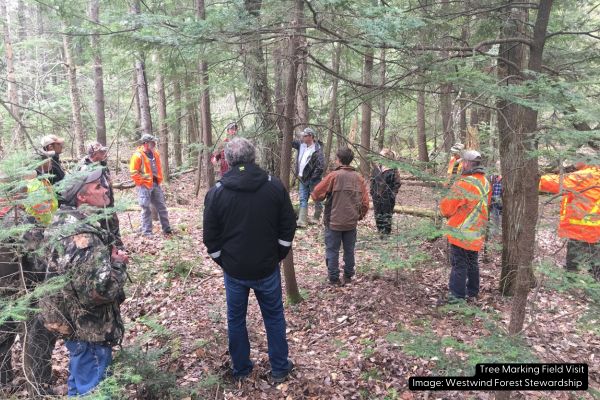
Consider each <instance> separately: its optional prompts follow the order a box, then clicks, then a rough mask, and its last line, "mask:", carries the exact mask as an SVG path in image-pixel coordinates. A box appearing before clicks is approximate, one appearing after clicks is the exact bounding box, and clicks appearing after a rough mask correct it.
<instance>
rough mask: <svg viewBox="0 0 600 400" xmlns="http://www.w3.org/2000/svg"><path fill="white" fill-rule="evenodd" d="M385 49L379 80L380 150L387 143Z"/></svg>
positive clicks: (383, 50) (378, 142) (378, 140)
mask: <svg viewBox="0 0 600 400" xmlns="http://www.w3.org/2000/svg"><path fill="white" fill-rule="evenodd" d="M385 69H386V63H385V49H381V63H380V64H379V82H381V95H380V96H379V136H378V137H377V144H378V147H379V151H381V149H383V147H384V144H385V123H386V117H387V101H386V98H385V90H384V87H385V73H386V71H385Z"/></svg>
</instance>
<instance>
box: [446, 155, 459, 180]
mask: <svg viewBox="0 0 600 400" xmlns="http://www.w3.org/2000/svg"><path fill="white" fill-rule="evenodd" d="M461 172H462V162H461V160H460V156H458V155H453V156H452V157H450V161H449V162H448V176H449V177H450V176H452V175H460V174H461Z"/></svg>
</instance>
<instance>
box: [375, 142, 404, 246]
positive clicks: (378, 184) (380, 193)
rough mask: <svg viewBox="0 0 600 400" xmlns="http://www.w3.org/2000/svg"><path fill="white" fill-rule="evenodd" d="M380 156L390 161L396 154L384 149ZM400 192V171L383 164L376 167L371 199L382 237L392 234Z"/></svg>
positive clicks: (378, 229)
mask: <svg viewBox="0 0 600 400" xmlns="http://www.w3.org/2000/svg"><path fill="white" fill-rule="evenodd" d="M379 154H380V155H381V156H382V157H385V158H387V159H389V160H393V159H394V153H393V152H392V151H391V150H390V149H382V150H381V152H380V153H379ZM398 190H400V175H399V174H398V170H397V169H396V168H389V167H387V166H386V165H383V164H379V165H376V166H375V168H373V173H372V174H371V198H372V199H373V208H374V209H375V224H376V225H377V231H378V232H379V233H380V234H381V235H382V236H383V235H389V234H390V233H391V232H392V216H393V214H394V205H395V204H396V195H397V194H398Z"/></svg>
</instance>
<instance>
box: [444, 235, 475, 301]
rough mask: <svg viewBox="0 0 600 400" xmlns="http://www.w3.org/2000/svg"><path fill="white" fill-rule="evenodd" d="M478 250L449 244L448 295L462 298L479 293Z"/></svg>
mask: <svg viewBox="0 0 600 400" xmlns="http://www.w3.org/2000/svg"><path fill="white" fill-rule="evenodd" d="M478 258H479V252H477V251H471V250H465V249H463V248H462V247H458V246H455V245H453V244H451V245H450V263H451V264H452V271H451V272H450V282H449V284H448V289H450V296H452V297H454V298H459V299H464V298H466V297H476V296H477V295H478V294H479V261H478Z"/></svg>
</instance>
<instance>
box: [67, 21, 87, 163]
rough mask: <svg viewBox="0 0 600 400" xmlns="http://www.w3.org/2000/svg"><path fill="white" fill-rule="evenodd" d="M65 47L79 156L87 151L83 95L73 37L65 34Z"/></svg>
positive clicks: (74, 132) (74, 131)
mask: <svg viewBox="0 0 600 400" xmlns="http://www.w3.org/2000/svg"><path fill="white" fill-rule="evenodd" d="M62 24H63V25H62V26H63V30H64V31H65V32H67V30H68V23H67V21H65V20H63V21H62ZM62 37H63V49H64V52H65V67H66V68H67V77H68V79H69V94H70V95H71V115H72V118H73V119H72V121H73V135H74V136H75V149H76V152H77V156H78V157H79V156H82V155H83V154H84V153H85V137H84V135H83V124H82V122H81V97H80V94H79V88H78V86H77V66H76V65H75V60H73V56H72V53H71V37H70V36H69V35H68V34H63V35H62Z"/></svg>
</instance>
